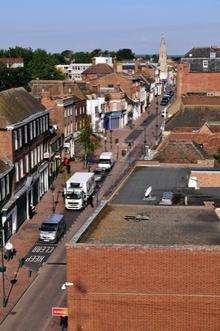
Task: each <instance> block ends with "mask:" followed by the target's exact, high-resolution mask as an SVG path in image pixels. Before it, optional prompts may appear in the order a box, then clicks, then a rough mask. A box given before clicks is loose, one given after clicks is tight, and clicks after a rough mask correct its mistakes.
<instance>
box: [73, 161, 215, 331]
mask: <svg viewBox="0 0 220 331" xmlns="http://www.w3.org/2000/svg"><path fill="white" fill-rule="evenodd" d="M195 179H197V181H196V182H197V185H198V187H197V188H196V189H195V190H194V193H195V194H197V193H196V192H198V191H199V195H197V198H198V197H200V196H201V194H204V193H205V192H206V194H209V195H211V194H213V189H214V191H215V193H214V195H215V194H216V192H218V191H219V189H220V176H219V172H218V171H215V169H213V168H210V169H209V170H205V169H204V171H203V170H201V168H200V170H199V171H197V169H196V167H192V169H191V168H189V169H188V168H187V167H183V168H180V167H178V166H177V165H175V166H172V167H170V168H169V167H167V166H166V167H163V166H159V165H156V166H155V167H153V166H152V167H150V166H146V167H145V166H144V163H143V164H142V166H141V167H140V168H139V167H137V168H136V169H135V170H134V172H133V173H132V174H131V176H130V177H129V178H128V179H127V180H126V182H125V183H124V184H123V186H122V187H120V189H119V191H117V194H115V196H114V197H113V198H112V200H111V202H110V203H103V205H101V206H100V207H99V210H97V211H96V212H95V213H94V215H91V216H90V218H89V219H88V220H87V222H86V223H85V224H84V226H83V227H82V228H81V229H80V230H79V232H78V233H77V234H76V235H75V236H74V238H73V240H72V242H71V243H70V244H68V246H67V281H68V282H70V283H72V286H68V316H69V330H71V331H74V330H87V331H109V330H114V331H118V330H120V331H121V330H123V331H124V330H125V331H127V330H128V331H130V330H132V331H133V330H138V331H139V330H140V331H143V330H152V331H154V330H159V331H160V330H161V331H164V330H165V331H176V330H181V331H188V330H193V331H194V330H199V331H209V330H210V331H213V330H218V329H219V328H220V318H219V311H220V302H219V300H218V299H219V295H220V284H219V277H220V267H219V266H218V260H219V258H220V248H219V247H220V246H219V244H220V237H219V235H218V234H219V233H220V223H219V216H218V214H219V212H218V211H219V208H217V209H214V207H213V204H214V203H216V204H218V205H219V202H220V200H219V199H217V200H215V202H213V204H212V202H211V201H210V202H206V201H205V199H207V198H206V197H205V195H204V199H203V200H198V199H197V198H196V200H195V199H194V198H192V197H193V195H194V193H193V187H194V186H192V185H193V183H194V182H193V180H195ZM188 181H189V183H190V184H189V185H190V186H189V188H188V184H187V183H188ZM174 182H175V184H174ZM146 185H152V189H153V190H152V198H153V197H155V199H151V200H150V199H149V200H147V199H146V200H145V201H144V202H143V194H144V189H145V188H146V187H147V186H146ZM173 185H174V186H175V185H176V186H175V187H176V188H178V190H179V189H180V187H182V189H183V191H182V192H186V190H188V189H190V192H191V193H190V194H191V198H192V199H191V198H189V200H188V204H187V206H186V205H185V206H184V205H173V206H162V205H159V203H158V202H159V200H160V199H159V200H158V197H160V195H161V194H162V193H161V192H164V191H167V190H169V189H171V187H172V186H173ZM174 186H173V188H172V190H174ZM152 203H153V204H154V205H152ZM219 206H220V205H219Z"/></svg>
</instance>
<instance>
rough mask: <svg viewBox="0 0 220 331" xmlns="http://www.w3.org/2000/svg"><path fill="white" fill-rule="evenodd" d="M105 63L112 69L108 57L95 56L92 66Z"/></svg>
mask: <svg viewBox="0 0 220 331" xmlns="http://www.w3.org/2000/svg"><path fill="white" fill-rule="evenodd" d="M99 63H106V64H108V65H109V66H111V67H113V60H112V57H110V56H96V57H94V58H93V64H99Z"/></svg>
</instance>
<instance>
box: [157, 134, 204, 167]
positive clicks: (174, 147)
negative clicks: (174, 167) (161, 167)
mask: <svg viewBox="0 0 220 331" xmlns="http://www.w3.org/2000/svg"><path fill="white" fill-rule="evenodd" d="M207 158H208V155H207V153H206V152H205V151H204V149H202V148H201V147H200V146H199V145H198V144H197V143H195V142H193V141H190V140H188V141H180V140H170V139H167V140H166V141H165V142H164V144H162V145H161V147H160V148H159V150H158V152H157V154H156V156H155V158H154V159H155V160H157V161H159V162H161V163H197V161H198V160H205V159H207Z"/></svg>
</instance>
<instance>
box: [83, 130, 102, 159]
mask: <svg viewBox="0 0 220 331" xmlns="http://www.w3.org/2000/svg"><path fill="white" fill-rule="evenodd" d="M79 144H80V145H81V147H82V149H83V154H84V159H85V164H86V165H87V163H88V161H89V160H90V159H91V158H92V156H93V155H94V153H95V151H96V149H97V148H99V147H100V144H101V142H100V138H99V137H98V136H96V135H95V134H94V133H93V131H92V128H91V127H90V126H87V127H85V128H84V129H82V130H81V132H80V134H79Z"/></svg>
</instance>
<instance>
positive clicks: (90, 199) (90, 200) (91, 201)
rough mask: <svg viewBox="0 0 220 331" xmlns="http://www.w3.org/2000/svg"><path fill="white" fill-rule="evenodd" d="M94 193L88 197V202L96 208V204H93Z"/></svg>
mask: <svg viewBox="0 0 220 331" xmlns="http://www.w3.org/2000/svg"><path fill="white" fill-rule="evenodd" d="M93 198H94V197H93V195H90V196H89V197H88V203H89V204H90V206H91V207H92V208H94V205H93Z"/></svg>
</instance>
